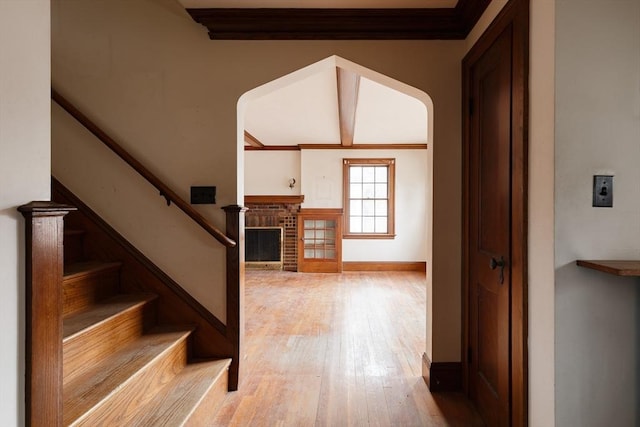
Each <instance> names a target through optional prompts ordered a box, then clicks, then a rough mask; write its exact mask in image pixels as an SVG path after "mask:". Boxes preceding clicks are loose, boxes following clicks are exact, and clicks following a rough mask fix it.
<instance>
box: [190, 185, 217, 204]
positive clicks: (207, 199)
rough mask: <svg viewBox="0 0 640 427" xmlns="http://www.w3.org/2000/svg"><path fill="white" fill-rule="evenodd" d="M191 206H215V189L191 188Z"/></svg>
mask: <svg viewBox="0 0 640 427" xmlns="http://www.w3.org/2000/svg"><path fill="white" fill-rule="evenodd" d="M191 204H192V205H215V204H216V187H214V186H199V187H191Z"/></svg>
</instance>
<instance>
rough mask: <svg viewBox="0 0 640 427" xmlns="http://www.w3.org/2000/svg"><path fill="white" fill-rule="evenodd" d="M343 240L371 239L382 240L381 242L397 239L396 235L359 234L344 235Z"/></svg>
mask: <svg viewBox="0 0 640 427" xmlns="http://www.w3.org/2000/svg"><path fill="white" fill-rule="evenodd" d="M342 238H343V239H370V240H375V239H380V240H384V239H386V240H391V239H395V238H396V235H395V234H364V233H359V234H344V235H343V236H342Z"/></svg>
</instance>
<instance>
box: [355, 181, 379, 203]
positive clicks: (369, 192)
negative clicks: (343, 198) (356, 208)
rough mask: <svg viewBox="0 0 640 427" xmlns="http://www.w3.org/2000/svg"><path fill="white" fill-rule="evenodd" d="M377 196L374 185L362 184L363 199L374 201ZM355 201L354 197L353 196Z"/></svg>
mask: <svg viewBox="0 0 640 427" xmlns="http://www.w3.org/2000/svg"><path fill="white" fill-rule="evenodd" d="M374 195H375V185H374V184H362V198H363V199H373V196H374ZM351 197H353V198H354V199H355V197H354V196H353V195H351Z"/></svg>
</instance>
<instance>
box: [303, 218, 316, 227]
mask: <svg viewBox="0 0 640 427" xmlns="http://www.w3.org/2000/svg"><path fill="white" fill-rule="evenodd" d="M313 224H314V222H313V220H312V219H305V220H304V228H313Z"/></svg>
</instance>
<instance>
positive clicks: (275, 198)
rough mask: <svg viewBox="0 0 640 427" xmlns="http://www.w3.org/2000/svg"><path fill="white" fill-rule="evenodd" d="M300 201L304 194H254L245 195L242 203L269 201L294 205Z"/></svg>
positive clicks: (269, 202) (264, 202) (265, 202)
mask: <svg viewBox="0 0 640 427" xmlns="http://www.w3.org/2000/svg"><path fill="white" fill-rule="evenodd" d="M302 202H304V196H303V195H292V196H289V195H258V196H254V195H245V196H244V203H245V204H246V205H248V204H256V205H259V204H271V203H282V204H285V205H287V204H289V205H295V204H301V203H302Z"/></svg>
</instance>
